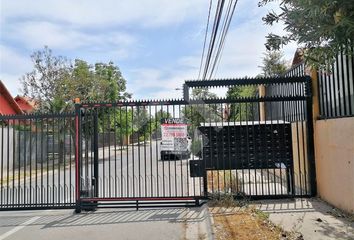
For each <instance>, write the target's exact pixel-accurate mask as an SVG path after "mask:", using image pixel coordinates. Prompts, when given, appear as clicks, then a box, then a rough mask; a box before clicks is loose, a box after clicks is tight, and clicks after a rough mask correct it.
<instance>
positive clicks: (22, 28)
mask: <svg viewBox="0 0 354 240" xmlns="http://www.w3.org/2000/svg"><path fill="white" fill-rule="evenodd" d="M4 32H5V33H4V34H5V36H6V38H9V39H12V40H15V41H17V42H20V43H21V44H22V45H24V46H26V47H27V48H29V49H38V48H42V47H43V46H44V45H48V46H50V47H51V48H54V49H65V50H77V49H79V48H90V49H95V48H96V49H97V48H98V49H99V48H102V46H104V47H108V46H111V47H118V46H120V47H121V48H124V47H127V46H131V45H132V44H134V43H135V42H136V39H135V37H134V36H132V35H131V34H128V33H125V32H118V31H114V30H112V31H108V32H103V33H101V32H99V33H97V32H85V31H84V30H83V29H78V28H74V27H70V26H66V25H63V24H56V23H52V22H45V21H25V22H18V23H15V24H12V25H11V26H8V27H7V28H6V29H5V30H4Z"/></svg>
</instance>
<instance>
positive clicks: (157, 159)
mask: <svg viewBox="0 0 354 240" xmlns="http://www.w3.org/2000/svg"><path fill="white" fill-rule="evenodd" d="M162 117H163V111H162V108H161V118H162ZM157 121H160V119H158V118H157V106H156V105H155V129H156V133H157V132H158V131H159V129H157ZM160 131H161V129H160ZM155 148H156V155H155V156H156V158H155V160H156V193H157V197H159V196H160V191H159V157H158V156H159V154H158V151H159V150H158V141H157V139H156V146H155ZM161 162H163V159H162V157H161Z"/></svg>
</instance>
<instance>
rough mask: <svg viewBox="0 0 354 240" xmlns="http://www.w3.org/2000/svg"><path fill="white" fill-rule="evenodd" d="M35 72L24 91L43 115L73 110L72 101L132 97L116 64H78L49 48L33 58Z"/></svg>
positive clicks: (24, 80)
mask: <svg viewBox="0 0 354 240" xmlns="http://www.w3.org/2000/svg"><path fill="white" fill-rule="evenodd" d="M31 59H32V62H33V70H32V71H31V72H29V73H26V74H25V75H24V76H23V77H22V78H21V82H22V90H23V93H24V94H25V95H27V96H30V97H32V98H34V99H35V100H36V101H37V102H38V103H39V104H40V105H39V110H40V111H43V112H59V111H63V110H69V109H70V110H72V109H73V105H72V100H73V99H75V98H80V99H81V100H82V101H90V100H94V101H117V100H122V99H126V98H130V97H131V94H129V93H127V92H126V80H125V79H124V78H123V76H122V73H121V72H120V70H119V68H118V67H117V66H116V65H114V63H113V62H109V63H108V64H107V63H96V64H95V65H94V67H93V66H92V65H90V64H89V63H87V62H86V61H84V60H80V59H76V60H75V61H74V64H72V63H71V61H69V60H67V59H66V58H65V57H62V56H55V55H53V53H52V51H51V50H50V49H49V48H48V47H44V49H43V50H39V51H35V52H34V53H33V54H32V55H31Z"/></svg>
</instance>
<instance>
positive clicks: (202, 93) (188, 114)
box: [182, 88, 222, 136]
mask: <svg viewBox="0 0 354 240" xmlns="http://www.w3.org/2000/svg"><path fill="white" fill-rule="evenodd" d="M191 97H192V99H195V100H200V104H193V105H187V106H185V107H184V108H183V109H182V116H183V117H184V118H186V119H187V120H188V122H189V123H190V124H189V126H188V133H189V135H190V136H193V135H194V134H195V130H196V129H197V128H198V127H199V126H201V124H202V123H207V122H220V121H222V106H221V104H205V103H204V101H203V100H206V99H212V98H217V95H216V94H215V93H211V92H209V90H208V89H207V88H196V89H193V91H192V96H191Z"/></svg>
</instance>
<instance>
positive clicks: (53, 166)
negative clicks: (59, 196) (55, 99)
mask: <svg viewBox="0 0 354 240" xmlns="http://www.w3.org/2000/svg"><path fill="white" fill-rule="evenodd" d="M51 122H52V125H51V126H52V158H53V159H52V186H51V187H52V190H53V191H52V205H53V206H54V202H55V174H54V171H55V149H54V145H55V119H54V118H51Z"/></svg>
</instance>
